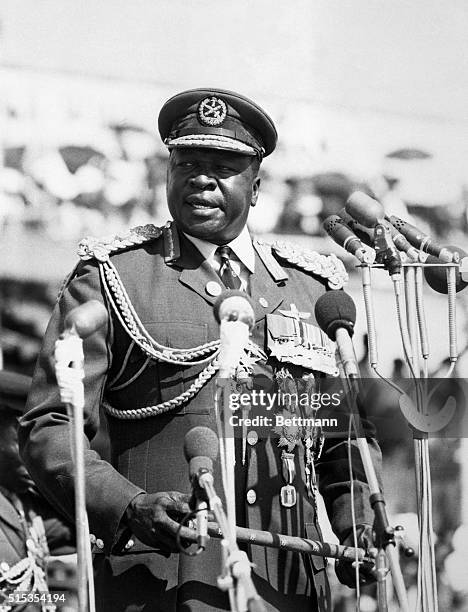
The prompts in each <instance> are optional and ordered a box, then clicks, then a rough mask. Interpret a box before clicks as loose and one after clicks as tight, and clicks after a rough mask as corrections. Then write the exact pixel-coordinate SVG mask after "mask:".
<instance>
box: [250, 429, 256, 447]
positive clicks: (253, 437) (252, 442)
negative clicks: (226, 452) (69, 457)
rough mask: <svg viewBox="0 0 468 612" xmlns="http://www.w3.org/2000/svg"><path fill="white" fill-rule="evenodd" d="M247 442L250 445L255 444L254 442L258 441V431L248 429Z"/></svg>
mask: <svg viewBox="0 0 468 612" xmlns="http://www.w3.org/2000/svg"><path fill="white" fill-rule="evenodd" d="M247 442H248V443H249V444H250V446H255V444H257V442H258V433H257V432H256V431H254V430H252V431H249V433H248V434H247Z"/></svg>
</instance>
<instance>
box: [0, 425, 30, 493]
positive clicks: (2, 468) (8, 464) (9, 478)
mask: <svg viewBox="0 0 468 612" xmlns="http://www.w3.org/2000/svg"><path fill="white" fill-rule="evenodd" d="M32 485H33V481H32V480H31V477H30V476H29V474H28V471H27V470H26V467H25V465H24V463H23V462H22V460H21V458H20V455H19V448H18V434H17V424H16V421H15V420H11V421H9V420H8V421H6V422H3V421H2V424H1V431H0V486H1V487H4V488H5V489H8V490H9V491H14V492H15V493H24V492H26V491H27V490H28V489H29V488H30V487H31V486H32Z"/></svg>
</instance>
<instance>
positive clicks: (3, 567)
mask: <svg viewBox="0 0 468 612" xmlns="http://www.w3.org/2000/svg"><path fill="white" fill-rule="evenodd" d="M9 569H10V566H9V565H8V563H7V562H6V561H2V562H1V563H0V571H2V572H8V570H9Z"/></svg>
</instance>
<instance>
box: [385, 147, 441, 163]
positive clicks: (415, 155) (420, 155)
mask: <svg viewBox="0 0 468 612" xmlns="http://www.w3.org/2000/svg"><path fill="white" fill-rule="evenodd" d="M385 157H387V158H388V159H402V160H411V159H429V158H431V157H432V154H431V153H428V152H427V151H423V150H422V149H414V148H409V147H408V148H403V149H397V150H396V151H392V152H391V153H387V155H386V156H385Z"/></svg>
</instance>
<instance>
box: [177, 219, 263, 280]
mask: <svg viewBox="0 0 468 612" xmlns="http://www.w3.org/2000/svg"><path fill="white" fill-rule="evenodd" d="M184 235H185V236H186V237H187V238H188V239H189V240H190V242H192V243H193V244H194V245H195V246H196V247H197V249H198V250H199V251H200V253H201V254H202V255H203V257H204V258H205V259H207V260H208V261H213V260H214V255H215V252H216V249H217V248H218V245H217V244H213V243H212V242H208V241H207V240H201V239H200V238H196V237H195V236H190V234H186V233H185V232H184ZM228 246H230V247H231V249H232V251H233V252H234V254H235V256H236V257H237V259H239V261H241V262H242V263H243V264H244V266H245V267H246V268H247V270H248V271H249V272H250V273H251V274H253V273H254V272H255V251H254V248H253V245H252V238H251V237H250V234H249V230H248V229H247V226H244V228H243V230H242V231H241V233H240V234H239V235H238V236H237V237H236V238H234V240H232V241H231V242H229V243H228Z"/></svg>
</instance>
